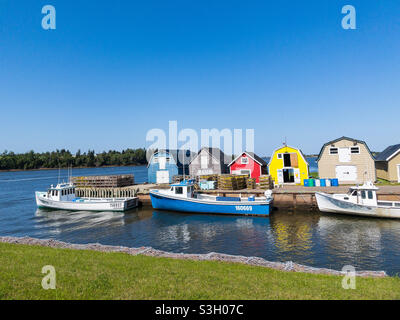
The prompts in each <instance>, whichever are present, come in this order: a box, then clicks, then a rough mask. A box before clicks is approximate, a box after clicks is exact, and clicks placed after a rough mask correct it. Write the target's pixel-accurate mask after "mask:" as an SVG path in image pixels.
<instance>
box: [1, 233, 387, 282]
mask: <svg viewBox="0 0 400 320" xmlns="http://www.w3.org/2000/svg"><path fill="white" fill-rule="evenodd" d="M0 242H1V243H9V244H21V245H31V246H41V247H49V248H54V249H73V250H89V251H99V252H119V253H126V254H128V255H132V256H137V255H145V256H151V257H160V258H161V257H162V258H172V259H179V260H192V261H220V262H226V263H238V264H244V265H250V266H258V267H265V268H269V269H274V270H280V271H286V272H300V273H310V274H324V275H335V276H345V275H346V274H347V273H346V272H344V271H338V270H334V269H328V268H317V267H310V266H305V265H301V264H297V263H294V262H292V261H287V262H273V261H268V260H265V259H263V258H260V257H246V256H239V255H229V254H224V253H216V252H210V253H206V254H194V253H174V252H168V251H162V250H157V249H154V248H152V247H138V248H134V247H124V246H112V245H103V244H100V243H88V244H73V243H68V242H63V241H59V240H53V239H37V238H31V237H11V236H4V237H0ZM355 275H356V276H358V277H368V278H385V277H388V275H387V273H386V272H385V271H368V270H363V271H356V273H355Z"/></svg>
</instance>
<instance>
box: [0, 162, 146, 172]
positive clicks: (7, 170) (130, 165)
mask: <svg viewBox="0 0 400 320" xmlns="http://www.w3.org/2000/svg"><path fill="white" fill-rule="evenodd" d="M142 166H146V165H145V164H129V165H123V166H118V165H109V166H100V167H73V168H72V170H74V169H96V168H121V167H142ZM67 169H68V168H61V170H67ZM47 170H59V168H38V169H0V172H31V171H47Z"/></svg>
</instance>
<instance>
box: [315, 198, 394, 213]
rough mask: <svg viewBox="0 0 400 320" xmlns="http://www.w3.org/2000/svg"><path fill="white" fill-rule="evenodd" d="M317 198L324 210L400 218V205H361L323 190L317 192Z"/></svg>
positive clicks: (320, 208)
mask: <svg viewBox="0 0 400 320" xmlns="http://www.w3.org/2000/svg"><path fill="white" fill-rule="evenodd" d="M315 198H316V200H317V204H318V208H319V210H320V211H322V212H332V213H340V214H346V215H353V216H364V217H376V218H392V219H399V218H400V207H387V206H386V207H385V206H379V205H378V206H367V205H361V204H356V203H351V202H348V201H344V200H341V199H337V198H334V197H333V196H332V195H329V194H326V193H323V192H316V193H315Z"/></svg>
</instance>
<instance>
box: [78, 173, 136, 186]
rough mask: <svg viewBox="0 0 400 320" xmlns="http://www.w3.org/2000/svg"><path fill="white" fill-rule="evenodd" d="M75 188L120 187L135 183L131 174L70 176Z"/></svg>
mask: <svg viewBox="0 0 400 320" xmlns="http://www.w3.org/2000/svg"><path fill="white" fill-rule="evenodd" d="M71 182H72V183H73V184H74V185H75V186H76V187H77V188H122V187H128V186H132V185H134V183H135V179H134V176H133V174H124V175H107V176H86V177H71Z"/></svg>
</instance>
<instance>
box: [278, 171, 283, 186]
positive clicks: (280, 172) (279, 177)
mask: <svg viewBox="0 0 400 320" xmlns="http://www.w3.org/2000/svg"><path fill="white" fill-rule="evenodd" d="M278 183H279V184H280V183H283V170H282V169H278Z"/></svg>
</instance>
